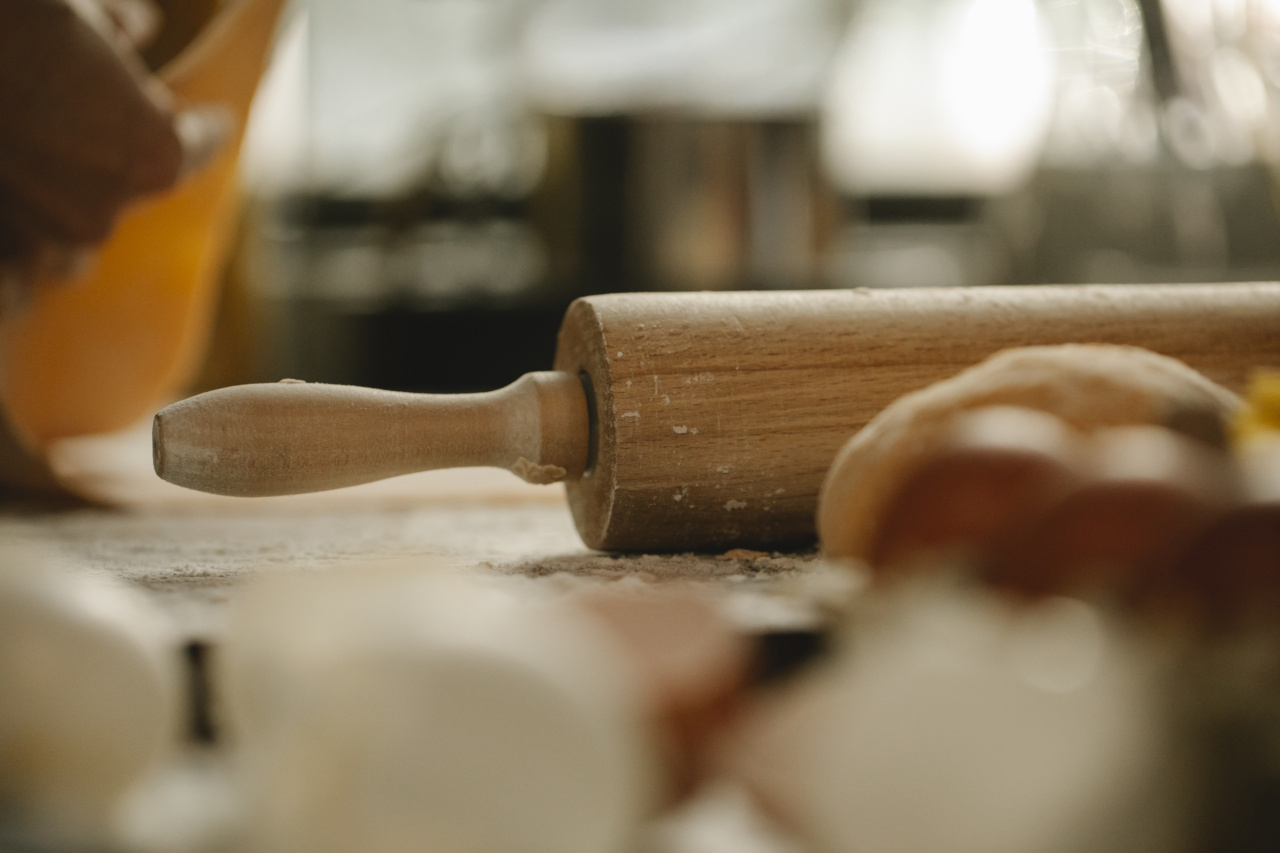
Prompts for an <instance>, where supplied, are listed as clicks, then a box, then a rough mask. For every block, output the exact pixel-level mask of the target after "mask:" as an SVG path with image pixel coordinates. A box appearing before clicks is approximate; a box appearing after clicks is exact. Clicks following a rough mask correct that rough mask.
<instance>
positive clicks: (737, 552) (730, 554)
mask: <svg viewBox="0 0 1280 853" xmlns="http://www.w3.org/2000/svg"><path fill="white" fill-rule="evenodd" d="M767 556H769V553H768V552H767V551H752V550H751V549H750V548H730V549H729V550H728V551H725V552H724V553H723V554H720V555H718V556H717V557H716V559H717V560H758V559H760V558H761V557H767Z"/></svg>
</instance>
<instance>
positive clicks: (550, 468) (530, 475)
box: [511, 456, 569, 486]
mask: <svg viewBox="0 0 1280 853" xmlns="http://www.w3.org/2000/svg"><path fill="white" fill-rule="evenodd" d="M511 472H512V473H513V474H515V475H516V476H517V477H519V478H520V479H521V480H524V481H525V482H526V483H533V484H534V485H536V486H545V485H548V484H550V483H558V482H560V481H561V480H563V479H564V475H565V474H567V473H569V472H568V471H566V470H565V469H564V468H561V467H560V466H559V465H539V464H538V463H537V462H530V461H529V460H528V459H525V458H524V457H523V456H521V457H520V458H519V459H517V460H516V464H514V465H512V466H511Z"/></svg>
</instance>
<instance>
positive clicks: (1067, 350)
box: [818, 344, 1241, 559]
mask: <svg viewBox="0 0 1280 853" xmlns="http://www.w3.org/2000/svg"><path fill="white" fill-rule="evenodd" d="M1240 405H1241V403H1240V399H1239V398H1238V397H1237V396H1236V395H1235V394H1233V393H1231V392H1230V391H1228V390H1227V389H1225V388H1223V387H1222V386H1220V385H1217V384H1216V383H1214V382H1213V381H1211V380H1209V379H1208V378H1206V377H1205V376H1203V375H1201V374H1200V373H1197V372H1196V371H1195V370H1192V369H1191V368H1190V367H1188V366H1187V365H1185V364H1183V363H1182V362H1180V361H1177V360H1176V359H1172V358H1169V357H1167V356H1163V355H1158V354H1156V353H1154V352H1150V351H1148V350H1144V349H1141V348H1138V347H1126V346H1114V345H1109V344H1065V345H1061V346H1044V347H1024V348H1019V349H1011V350H1005V351H1003V352H999V353H996V354H995V355H993V356H992V357H991V358H989V359H987V360H986V361H984V362H982V363H980V364H978V365H975V366H974V367H971V368H969V369H967V370H965V371H963V372H961V373H959V374H957V375H956V376H954V377H952V378H950V379H947V380H944V381H942V382H938V383H935V384H934V385H931V386H929V387H928V388H924V389H922V390H920V391H916V392H914V393H912V394H908V395H906V396H904V397H901V398H899V399H898V400H896V401H895V402H893V403H892V404H890V405H889V406H888V407H887V408H886V409H885V410H884V411H882V412H881V413H880V414H879V415H877V416H876V417H875V418H874V419H873V420H872V421H871V422H870V423H869V424H867V425H866V427H864V428H863V429H862V430H861V431H860V432H858V434H857V435H855V436H854V437H853V438H852V439H850V440H849V441H848V443H846V444H845V446H844V447H843V448H842V449H841V450H840V453H839V454H838V455H837V456H836V460H835V462H834V463H833V464H832V466H831V468H830V470H829V471H828V472H827V477H826V480H825V482H824V483H823V486H822V491H821V492H820V494H819V498H818V535H819V537H820V538H821V540H822V546H823V550H824V552H825V553H826V555H827V556H828V557H833V558H856V559H866V558H867V556H868V550H869V549H870V548H871V546H872V544H873V542H874V539H875V533H876V531H877V529H878V527H879V525H880V522H881V519H882V516H883V514H884V512H885V511H886V509H887V504H888V502H889V501H890V500H891V499H892V498H893V496H894V494H895V493H896V492H897V490H898V488H899V486H900V485H901V484H902V482H903V481H904V479H905V478H906V477H907V476H908V475H909V474H910V473H911V471H913V470H914V469H915V468H916V466H918V465H919V464H920V463H921V462H922V461H923V460H924V459H926V458H927V457H928V456H929V454H930V453H932V452H934V450H935V449H936V448H937V447H938V446H939V444H940V443H941V442H942V441H943V440H944V437H945V435H946V432H947V426H948V422H949V421H950V419H951V417H952V416H953V415H954V414H956V413H957V412H963V411H968V410H970V409H976V408H981V407H985V406H1023V407H1026V408H1030V409H1037V410H1040V411H1044V412H1048V413H1049V414H1052V415H1056V416H1057V417H1059V418H1061V419H1063V420H1064V421H1066V422H1067V423H1069V424H1071V425H1072V426H1074V427H1076V428H1078V429H1081V430H1085V431H1092V430H1094V429H1098V428H1101V427H1111V426H1125V425H1131V424H1158V423H1161V422H1162V421H1163V420H1164V419H1165V418H1166V417H1167V416H1168V415H1169V414H1170V413H1171V412H1173V411H1175V410H1179V409H1187V408H1190V409H1203V410H1209V411H1215V412H1219V413H1221V414H1222V415H1224V416H1229V415H1230V414H1232V413H1233V412H1234V411H1235V410H1236V409H1237V408H1239V406H1240Z"/></svg>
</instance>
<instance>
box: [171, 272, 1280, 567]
mask: <svg viewBox="0 0 1280 853" xmlns="http://www.w3.org/2000/svg"><path fill="white" fill-rule="evenodd" d="M1072 342H1083V343H1090V342H1093V343H1110V344H1128V345H1132V346H1139V347H1144V348H1146V349H1150V350H1154V351H1156V352H1159V353H1163V354H1165V355H1169V356H1172V357H1174V358H1178V359H1181V360H1183V361H1185V362H1186V363H1187V364H1189V365H1191V366H1192V367H1194V368H1196V369H1198V370H1200V371H1201V372H1203V373H1205V374H1206V375H1208V376H1209V377H1210V378H1211V379H1214V380H1216V381H1218V382H1220V383H1222V384H1224V385H1226V386H1227V387H1228V388H1232V389H1237V390H1238V389H1240V388H1242V387H1243V385H1244V383H1245V380H1246V379H1247V377H1248V374H1249V372H1250V371H1251V370H1252V369H1253V368H1255V367H1257V366H1260V365H1264V364H1267V363H1269V362H1270V363H1280V284H1221V285H1132V286H1052V287H1044V286H1042V287H975V288H946V289H916V290H900V291H867V290H839V291H817V292H807V293H801V292H794V291H792V292H753V293H682V294H671V293H661V294H660V293H649V294H614V295H608V296H591V297H585V298H583V299H579V300H578V301H577V302H575V303H574V304H573V305H572V306H570V308H569V311H568V313H567V314H566V316H565V320H564V324H563V326H562V327H561V330H560V338H559V346H558V350H557V354H556V363H555V368H556V370H555V372H552V373H543V374H530V377H535V378H532V379H531V378H530V377H526V378H525V379H523V380H520V381H519V382H517V383H515V384H513V385H511V386H508V388H506V389H503V390H502V391H498V392H491V393H490V394H479V395H467V396H464V397H458V398H449V397H440V396H436V395H408V394H393V393H391V392H382V391H372V390H369V389H354V388H340V387H339V386H316V385H305V384H299V385H293V386H290V385H279V386H272V385H259V386H243V387H242V388H240V389H235V388H232V389H224V390H223V391H218V392H211V394H205V395H200V396H198V397H195V398H192V400H188V401H184V402H182V403H178V404H175V406H171V407H170V408H168V409H166V410H165V411H164V412H162V413H161V414H160V415H159V416H158V418H157V422H156V433H155V437H156V469H157V471H158V472H159V473H160V474H161V476H163V477H165V478H166V479H169V480H171V481H173V482H177V483H179V484H181V485H187V486H191V487H193V488H199V489H203V490H205V491H217V492H222V493H224V494H240V495H252V494H284V493H288V492H299V491H311V490H316V489H322V488H333V487H336V486H340V485H350V484H353V483H356V482H365V481H368V480H373V479H379V478H381V477H388V476H393V475H395V474H401V473H407V472H410V471H416V470H422V469H424V468H431V467H445V466H450V465H476V464H485V465H498V466H500V467H506V468H510V469H512V470H515V471H517V473H521V474H522V475H523V476H525V477H526V479H530V480H533V481H535V482H550V481H554V480H557V479H564V480H565V482H566V484H567V488H568V495H569V503H570V506H571V508H572V511H573V514H574V520H575V522H576V524H577V527H578V531H579V533H580V534H581V535H582V538H583V541H584V542H586V544H587V545H589V546H591V547H593V548H602V549H612V550H658V551H661V550H667V551H671V550H690V549H719V548H724V547H729V546H733V545H755V546H757V547H760V546H764V547H778V546H782V545H788V544H794V543H798V542H804V541H812V539H813V537H814V513H815V509H816V506H817V499H818V490H819V487H820V486H821V483H822V478H823V475H824V474H825V472H826V470H827V468H828V467H829V466H830V464H831V462H832V460H833V459H834V458H835V455H836V453H837V451H838V450H839V448H840V446H841V445H842V444H843V443H844V442H845V440H846V439H848V438H849V436H850V435H852V434H853V433H854V432H856V431H857V430H858V429H860V428H861V427H862V426H863V425H865V424H866V423H867V422H868V421H869V420H870V419H871V418H872V417H873V416H875V415H876V414H877V413H878V412H879V411H880V410H881V409H882V408H884V407H885V406H886V405H888V404H889V403H890V402H892V401H893V400H894V399H896V398H897V397H899V396H901V395H902V394H905V393H908V392H911V391H915V390H917V389H920V388H923V387H924V386H926V385H929V384H931V383H933V382H935V381H937V380H940V379H944V378H946V377H948V376H952V375H954V374H955V373H957V372H959V371H961V370H963V369H964V368H966V367H969V366H971V365H973V364H976V363H977V362H979V361H981V360H983V359H985V358H986V357H988V356H990V355H992V354H993V353H995V352H997V351H999V350H1002V349H1006V348H1009V347H1017V346H1028V345H1045V344H1060V343H1072ZM335 388H338V389H339V390H333V389H335ZM246 389H256V390H246ZM584 389H585V393H584ZM213 395H225V396H220V397H219V396H213ZM561 469H563V470H561Z"/></svg>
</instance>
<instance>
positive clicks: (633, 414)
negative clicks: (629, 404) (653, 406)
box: [618, 412, 640, 418]
mask: <svg viewBox="0 0 1280 853" xmlns="http://www.w3.org/2000/svg"><path fill="white" fill-rule="evenodd" d="M618 417H620V418H638V417H640V413H639V412H623V413H622V414H621V415H618Z"/></svg>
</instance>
